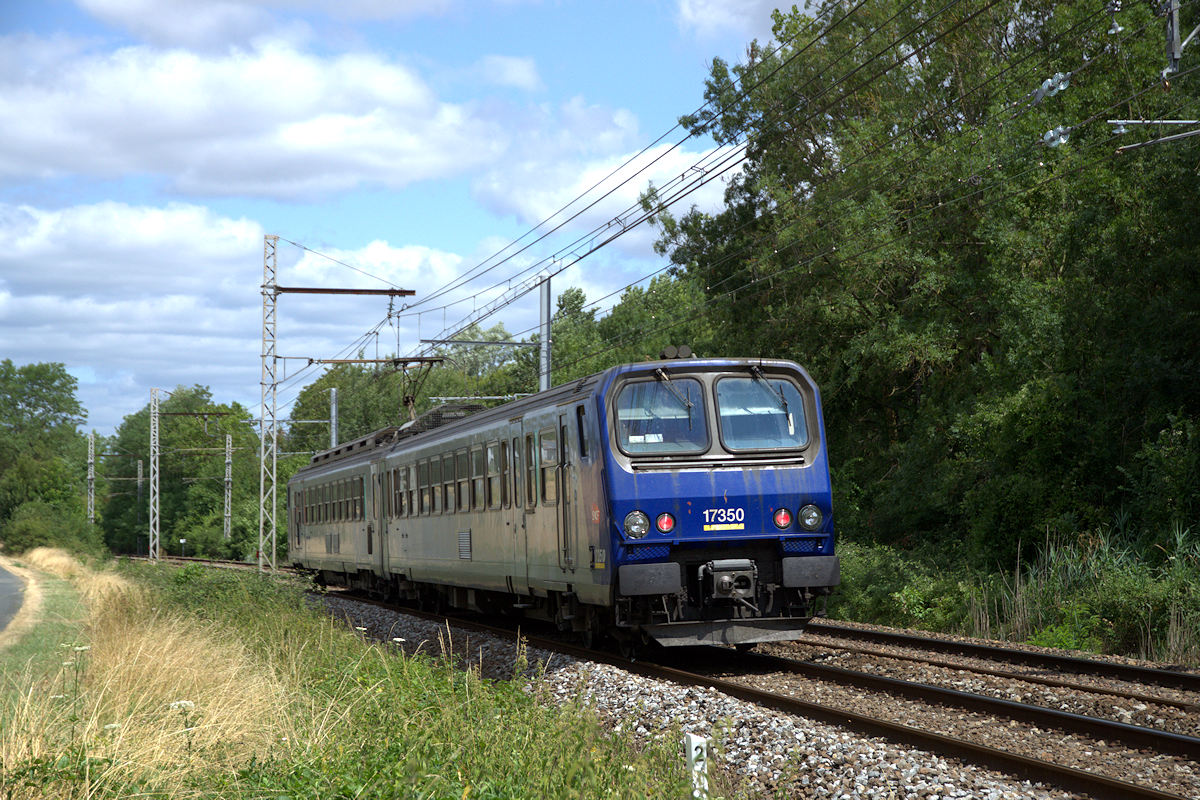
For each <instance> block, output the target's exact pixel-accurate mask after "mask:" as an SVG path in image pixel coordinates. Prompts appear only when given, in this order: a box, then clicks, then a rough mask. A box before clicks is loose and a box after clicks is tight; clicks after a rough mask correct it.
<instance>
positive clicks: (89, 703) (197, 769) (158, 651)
mask: <svg viewBox="0 0 1200 800" xmlns="http://www.w3.org/2000/svg"><path fill="white" fill-rule="evenodd" d="M25 560H26V561H27V563H29V564H31V565H34V566H36V567H37V568H38V569H44V570H46V571H48V572H51V573H52V574H55V575H59V576H62V577H65V578H67V579H68V580H70V581H71V582H72V583H73V584H74V585H75V586H76V588H77V590H78V591H79V593H80V595H81V596H82V597H83V598H84V599H85V600H86V602H87V605H88V607H89V622H88V626H87V631H86V637H87V640H88V641H89V644H87V645H79V646H78V647H76V648H74V649H71V650H67V651H66V654H67V655H66V656H65V657H64V664H63V667H62V669H61V672H59V674H57V675H52V676H41V677H40V678H39V677H37V676H34V675H31V674H25V675H23V676H19V677H17V678H16V680H15V681H10V682H9V685H8V686H6V687H4V689H5V694H6V695H7V699H6V701H5V703H4V706H3V707H0V721H2V722H3V723H4V724H2V725H0V764H3V765H13V764H19V763H28V762H29V761H30V760H32V759H38V758H45V757H49V756H57V755H61V754H62V753H64V752H65V751H67V750H69V749H73V748H78V747H82V748H84V749H85V750H86V752H87V754H88V755H89V756H92V757H95V758H99V759H107V761H101V762H93V763H94V766H89V767H88V768H89V770H91V773H90V774H89V779H88V780H87V781H85V782H84V785H83V786H79V787H75V788H78V789H80V790H81V791H84V792H88V793H92V794H99V795H103V794H104V793H105V791H104V790H105V787H106V786H120V785H126V786H127V785H130V782H131V781H145V782H146V785H148V786H152V787H154V788H155V789H157V790H158V791H163V792H167V793H168V794H170V795H171V796H179V797H184V796H187V795H188V794H189V792H188V791H187V790H186V789H185V787H186V786H187V785H188V784H189V777H192V778H195V777H197V776H199V775H201V774H203V775H212V774H213V771H214V769H215V770H218V771H219V770H220V769H221V767H222V765H225V764H228V765H229V766H230V768H231V769H232V768H233V766H234V764H235V761H236V762H238V763H244V761H245V759H246V758H248V757H249V756H250V755H252V754H253V755H257V756H260V757H261V756H264V755H266V754H267V752H268V751H270V750H272V749H278V748H287V747H288V743H290V742H295V741H296V733H295V730H294V728H293V724H292V717H291V715H290V714H289V710H290V709H289V707H288V697H289V692H288V690H287V688H286V684H285V682H284V681H283V680H281V679H280V677H279V676H278V675H277V674H276V673H275V671H274V670H272V669H271V668H270V667H269V666H267V665H264V664H262V663H258V662H256V660H255V659H254V658H253V657H252V656H251V654H250V653H249V652H248V651H247V650H246V648H245V647H243V646H242V645H241V644H240V643H239V642H238V641H237V640H236V639H232V638H230V637H228V636H223V635H222V632H221V631H220V630H217V629H215V628H214V627H213V626H211V625H205V624H204V623H199V622H196V621H195V620H187V621H185V620H182V619H175V618H170V617H164V616H161V615H159V614H157V613H156V612H154V611H153V610H152V609H150V608H149V607H148V604H147V603H146V601H145V599H144V597H143V595H142V593H141V592H140V591H139V590H138V589H137V587H136V586H134V585H133V584H131V583H130V582H129V581H126V580H125V579H123V578H121V577H120V576H118V575H115V574H112V573H105V572H95V571H93V570H91V569H88V568H87V567H85V566H84V565H82V564H80V563H79V562H77V561H75V560H74V559H72V558H71V557H70V556H68V555H66V554H65V553H61V552H54V551H43V552H38V551H34V552H31V553H30V554H28V555H27V556H26V557H25ZM72 717H74V719H72ZM192 785H195V784H194V782H192ZM64 791H69V794H63V792H64ZM70 794H80V793H79V792H75V791H74V790H73V789H72V790H67V788H66V787H64V786H57V787H56V786H53V785H50V786H45V787H38V788H36V789H35V788H29V789H26V790H23V793H21V794H17V795H14V796H13V797H14V800H15V799H16V798H20V800H25V798H29V799H30V800H33V799H34V798H49V797H61V796H70ZM80 796H82V794H80Z"/></svg>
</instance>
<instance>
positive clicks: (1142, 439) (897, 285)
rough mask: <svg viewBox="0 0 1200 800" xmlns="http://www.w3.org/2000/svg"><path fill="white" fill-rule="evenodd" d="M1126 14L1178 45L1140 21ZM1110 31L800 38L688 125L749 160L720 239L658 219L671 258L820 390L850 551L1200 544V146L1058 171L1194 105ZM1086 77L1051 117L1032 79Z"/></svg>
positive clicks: (1024, 8)
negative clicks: (1185, 534) (1117, 127)
mask: <svg viewBox="0 0 1200 800" xmlns="http://www.w3.org/2000/svg"><path fill="white" fill-rule="evenodd" d="M1123 14H1124V16H1123V17H1122V21H1123V24H1124V25H1125V26H1126V27H1127V28H1129V29H1131V30H1146V29H1156V28H1157V27H1158V26H1157V24H1154V21H1153V19H1152V10H1151V9H1149V8H1147V7H1145V6H1142V5H1139V6H1137V7H1133V8H1127V9H1126V11H1125V12H1123ZM1093 15H1094V9H1092V8H1090V7H1088V8H1083V7H1080V4H1061V3H1051V2H1034V3H1028V2H1021V3H1016V2H1008V3H983V2H968V3H961V4H958V5H956V6H952V7H949V8H947V7H946V6H945V4H944V3H932V2H916V3H910V2H899V1H898V0H873V1H872V2H867V3H865V4H862V5H861V6H855V7H854V10H853V12H852V13H848V12H847V8H846V6H845V4H843V3H836V2H828V3H824V4H822V5H821V6H820V7H819V8H818V9H817V10H816V12H815V15H814V16H813V17H811V18H810V17H808V16H805V15H804V14H801V13H799V12H797V11H795V10H794V9H793V11H792V12H791V13H787V14H784V13H779V12H777V13H776V15H775V27H774V36H775V39H776V40H777V41H780V42H785V43H786V44H785V46H784V47H782V48H781V49H779V50H778V51H768V50H766V49H765V48H763V47H761V46H759V45H757V44H752V45H751V47H750V49H749V53H748V59H747V62H746V64H744V65H741V66H736V67H732V68H731V67H729V66H728V65H726V64H725V63H724V62H721V61H720V60H717V61H715V62H714V64H713V68H712V71H711V75H710V77H709V80H708V82H707V90H706V97H707V99H709V100H710V104H709V105H708V106H707V107H706V109H705V110H704V111H702V112H701V113H699V114H697V115H695V116H691V117H686V118H684V119H683V120H681V122H682V123H683V124H684V125H686V126H687V127H689V128H690V129H691V130H692V131H693V132H694V133H697V134H708V135H710V136H712V138H713V139H715V140H716V141H717V142H720V143H732V142H739V141H744V142H745V147H746V150H745V152H746V161H745V163H744V165H743V167H742V170H741V172H740V173H739V174H738V175H737V176H736V177H735V178H734V179H732V180H730V181H729V183H728V187H727V191H726V198H725V200H726V206H725V208H724V210H722V211H721V212H719V213H716V214H713V215H707V214H703V213H700V212H698V211H696V210H694V209H693V210H692V211H691V212H688V213H686V214H684V215H682V216H680V217H678V218H676V217H674V216H672V215H671V214H669V213H665V212H662V211H661V210H659V213H658V214H657V221H658V225H659V227H660V231H661V238H660V241H659V248H660V251H661V252H663V253H664V254H666V255H668V256H669V257H670V259H671V261H672V263H673V264H674V265H675V266H676V270H677V273H676V274H677V275H684V276H687V277H689V278H690V279H691V280H692V281H693V282H694V285H695V286H697V287H703V290H702V291H703V293H704V302H703V304H702V306H701V305H699V304H697V306H698V307H702V308H703V310H704V313H705V314H707V316H708V318H709V320H710V321H711V323H712V330H713V331H715V332H719V333H717V334H715V335H714V337H713V339H712V340H711V341H712V343H713V344H716V343H717V342H720V343H722V344H723V345H724V347H722V348H721V349H722V350H724V351H730V350H732V351H735V352H741V353H744V354H762V355H776V356H784V357H790V358H794V359H796V360H797V361H800V362H801V363H804V364H806V365H807V366H809V368H810V370H811V371H812V372H813V373H814V376H815V377H816V378H817V379H818V381H819V382H820V383H821V384H822V385H823V387H824V400H825V409H826V420H827V425H828V436H829V442H830V452H831V454H832V458H833V469H834V476H835V486H836V487H837V489H838V498H839V503H838V514H839V526H840V529H841V530H842V531H843V533H848V534H849V535H851V536H854V537H861V538H874V539H879V540H882V541H888V542H897V543H902V544H904V543H909V544H916V543H921V542H924V543H934V544H936V545H937V546H940V547H945V546H950V547H953V546H955V545H963V549H962V551H963V552H966V553H968V554H970V555H971V556H972V557H974V558H975V559H976V560H977V561H978V562H979V563H986V564H992V563H995V562H997V561H999V562H1003V563H1010V560H1011V558H1012V557H1013V556H1014V555H1015V554H1016V552H1017V548H1018V546H1019V544H1021V543H1024V544H1025V545H1026V546H1029V544H1030V543H1031V542H1036V541H1040V540H1041V539H1043V538H1044V536H1045V532H1046V531H1047V530H1050V531H1052V532H1059V533H1062V534H1068V533H1072V532H1074V531H1075V530H1076V529H1077V528H1078V527H1079V526H1089V525H1092V526H1094V525H1098V524H1102V523H1104V522H1106V521H1108V520H1112V519H1114V518H1119V517H1121V516H1122V513H1121V511H1122V508H1123V507H1133V508H1137V509H1138V510H1139V519H1138V523H1137V524H1138V527H1139V529H1140V531H1141V533H1142V535H1143V536H1144V537H1146V536H1148V537H1151V538H1152V537H1154V536H1156V535H1158V533H1157V532H1156V531H1158V532H1161V526H1162V525H1164V524H1165V523H1166V522H1168V521H1170V520H1173V521H1175V522H1176V523H1178V524H1182V525H1184V526H1186V525H1195V524H1197V522H1198V521H1200V520H1198V519H1197V513H1198V512H1200V502H1198V501H1197V500H1196V499H1195V493H1194V492H1192V493H1191V497H1190V498H1188V497H1183V496H1180V494H1181V492H1180V489H1179V487H1180V486H1181V485H1182V481H1186V480H1188V479H1189V477H1190V476H1193V475H1195V472H1196V467H1195V465H1196V464H1197V462H1198V461H1200V458H1198V457H1197V453H1198V452H1200V442H1197V437H1196V436H1195V435H1194V430H1195V424H1194V423H1195V421H1196V419H1197V414H1198V413H1200V400H1198V399H1197V396H1196V395H1195V393H1194V392H1192V391H1190V390H1188V389H1187V388H1185V387H1187V386H1189V385H1196V384H1197V383H1200V374H1198V372H1200V369H1198V362H1197V359H1196V357H1195V353H1196V352H1200V341H1198V338H1200V333H1198V331H1200V326H1197V325H1195V324H1194V320H1195V319H1196V317H1197V314H1198V312H1200V291H1198V287H1197V271H1196V269H1195V266H1194V265H1195V264H1196V263H1197V261H1196V256H1197V255H1198V253H1197V246H1198V244H1200V241H1198V240H1200V231H1198V230H1197V228H1196V226H1195V225H1194V219H1195V214H1196V210H1197V209H1196V206H1197V197H1196V193H1195V192H1194V191H1193V190H1192V189H1191V187H1190V183H1191V181H1192V180H1193V177H1192V175H1193V173H1194V160H1195V156H1194V153H1195V149H1194V146H1184V147H1175V148H1170V147H1159V148H1147V149H1144V150H1139V151H1136V154H1134V155H1131V156H1127V157H1125V158H1123V159H1112V158H1111V155H1110V154H1111V146H1109V145H1108V144H1107V138H1108V136H1109V133H1108V130H1107V129H1106V128H1103V127H1101V126H1098V125H1096V124H1094V123H1093V124H1091V125H1081V126H1079V128H1078V129H1077V130H1074V131H1073V132H1072V133H1071V135H1070V140H1069V142H1068V144H1066V145H1065V146H1063V147H1060V148H1057V149H1051V148H1048V147H1045V146H1044V145H1043V144H1042V134H1043V133H1044V132H1045V131H1046V130H1048V129H1050V128H1053V127H1055V126H1056V125H1058V124H1061V121H1063V120H1089V119H1096V117H1097V114H1098V113H1099V111H1098V110H1099V109H1104V110H1105V111H1104V115H1106V116H1129V117H1153V116H1156V115H1158V116H1170V113H1169V109H1170V108H1171V107H1172V106H1174V105H1175V104H1178V103H1183V104H1184V105H1185V106H1187V105H1188V104H1189V103H1191V104H1192V105H1194V104H1195V93H1196V88H1195V86H1194V84H1185V82H1184V81H1177V82H1175V83H1176V84H1178V85H1176V86H1173V87H1172V91H1173V93H1174V96H1173V97H1172V98H1171V100H1170V104H1163V103H1158V102H1157V101H1156V100H1155V98H1156V97H1158V96H1159V95H1157V94H1151V95H1147V94H1146V92H1145V91H1144V90H1145V89H1146V88H1147V87H1151V88H1154V87H1156V86H1158V85H1159V84H1160V81H1159V79H1158V77H1157V71H1158V70H1159V69H1161V55H1160V46H1159V44H1158V42H1157V40H1156V37H1153V36H1148V35H1147V36H1142V37H1134V36H1130V37H1127V38H1125V39H1114V38H1113V37H1111V36H1109V35H1108V34H1107V33H1106V32H1105V28H1106V25H1103V24H1096V22H1095V20H1094V19H1093ZM1085 63H1086V64H1087V69H1086V71H1079V72H1078V73H1077V74H1076V75H1074V76H1073V77H1072V78H1071V83H1072V86H1071V90H1070V91H1067V92H1063V93H1061V94H1060V95H1058V96H1055V97H1054V98H1052V99H1051V98H1044V99H1042V100H1039V101H1038V102H1033V100H1034V98H1033V97H1032V96H1031V95H1030V88H1031V86H1033V85H1036V83H1038V82H1040V79H1041V78H1042V77H1043V76H1042V74H1041V72H1037V71H1036V70H1039V69H1040V70H1042V72H1046V73H1047V74H1049V73H1051V72H1053V71H1055V69H1054V68H1055V67H1056V68H1058V69H1070V68H1071V66H1072V65H1079V64H1085ZM1030 64H1032V65H1036V66H1034V67H1033V68H1032V69H1030V67H1029V66H1028V65H1030ZM1020 65H1025V66H1020ZM1034 75H1036V76H1037V78H1036V79H1035V78H1034V77H1033V76H1034ZM749 87H752V88H749ZM1189 148H1190V149H1189ZM657 200H658V198H657V196H656V195H655V194H654V193H653V192H651V193H649V194H648V196H647V198H646V203H647V205H648V207H649V208H650V209H655V210H657V207H656V205H655V204H656V202H657ZM1151 465H1155V466H1153V467H1152V466H1151ZM1155 470H1165V472H1166V474H1167V475H1170V476H1171V477H1170V478H1169V479H1164V480H1160V479H1158V476H1157V475H1156V473H1155ZM1159 474H1161V473H1159ZM1196 477H1198V478H1200V475H1197V476H1196ZM1163 495H1166V496H1167V497H1168V498H1169V500H1167V501H1165V502H1161V501H1160V502H1155V503H1154V505H1153V507H1151V501H1152V500H1153V499H1154V498H1155V497H1161V496H1163ZM1160 509H1169V512H1167V513H1161V512H1160ZM1142 526H1144V527H1142Z"/></svg>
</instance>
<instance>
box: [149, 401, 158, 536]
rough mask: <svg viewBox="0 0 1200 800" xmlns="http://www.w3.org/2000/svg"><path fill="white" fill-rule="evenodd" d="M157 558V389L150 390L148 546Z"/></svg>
mask: <svg viewBox="0 0 1200 800" xmlns="http://www.w3.org/2000/svg"><path fill="white" fill-rule="evenodd" d="M147 555H148V556H149V557H150V558H152V559H157V558H158V389H151V390H150V548H149V552H148V553H147Z"/></svg>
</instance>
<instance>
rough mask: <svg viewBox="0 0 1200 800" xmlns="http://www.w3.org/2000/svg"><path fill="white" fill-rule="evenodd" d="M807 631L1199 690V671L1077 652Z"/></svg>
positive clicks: (820, 626)
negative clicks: (1119, 661)
mask: <svg viewBox="0 0 1200 800" xmlns="http://www.w3.org/2000/svg"><path fill="white" fill-rule="evenodd" d="M807 631H808V632H809V633H811V634H813V635H814V636H833V637H841V638H844V639H858V640H860V641H869V642H875V643H886V644H895V645H901V646H905V647H917V648H922V649H925V650H934V651H937V652H941V653H952V654H957V655H963V656H973V657H977V658H986V659H988V660H990V661H1007V662H1009V663H1010V664H1024V665H1025V666H1029V667H1042V668H1045V669H1054V670H1060V671H1063V670H1065V671H1069V672H1076V673H1082V674H1090V675H1099V676H1102V677H1106V678H1116V679H1118V680H1124V681H1130V682H1132V683H1142V684H1146V683H1150V684H1154V685H1155V686H1163V687H1167V688H1172V689H1182V690H1185V691H1195V692H1200V674H1197V673H1193V672H1183V671H1178V672H1177V671H1175V670H1170V669H1159V668H1155V667H1139V666H1136V665H1133V664H1115V663H1112V662H1109V661H1098V660H1096V659H1092V658H1081V657H1079V656H1060V655H1054V654H1053V653H1035V652H1031V651H1028V650H1014V649H1012V648H1009V647H995V646H992V645H985V644H977V643H974V642H954V641H949V640H947V639H935V638H933V637H929V636H918V635H914V634H906V633H894V632H891V631H874V630H864V629H862V628H850V627H846V626H844V625H837V624H835V623H831V622H824V621H822V622H816V621H813V622H810V623H809V624H808V628H807Z"/></svg>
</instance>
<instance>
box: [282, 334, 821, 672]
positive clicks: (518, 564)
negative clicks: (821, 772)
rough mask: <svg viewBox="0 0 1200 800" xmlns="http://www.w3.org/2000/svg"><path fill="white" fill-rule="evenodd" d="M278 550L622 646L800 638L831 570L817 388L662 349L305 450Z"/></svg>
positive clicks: (336, 570) (434, 602)
mask: <svg viewBox="0 0 1200 800" xmlns="http://www.w3.org/2000/svg"><path fill="white" fill-rule="evenodd" d="M288 503H289V512H288V513H289V518H288V522H289V539H288V541H289V551H290V561H291V562H292V563H293V564H294V565H295V566H297V567H299V568H302V569H307V570H311V571H313V572H315V573H317V575H318V578H319V580H321V581H323V582H325V583H327V584H331V585H342V586H349V587H353V588H359V589H364V590H368V591H371V592H376V593H379V594H382V595H386V596H390V597H395V598H400V599H409V600H416V601H417V602H418V603H419V604H421V605H423V606H427V607H434V608H446V607H454V608H462V609H471V610H476V611H481V612H484V613H505V614H515V615H520V616H525V617H530V618H536V619H542V620H547V621H551V622H554V623H556V624H557V625H558V626H559V628H560V629H562V630H570V631H575V632H576V633H578V634H580V636H581V637H582V638H583V640H584V641H585V642H590V641H593V640H596V639H598V638H600V637H603V636H609V637H613V638H614V639H616V641H617V642H618V643H619V644H621V646H622V647H623V648H634V647H637V646H640V645H641V644H644V643H646V642H648V641H650V640H655V641H657V642H659V643H660V644H662V645H667V646H674V645H687V644H700V643H727V644H735V645H740V646H750V645H752V644H753V643H755V642H762V641H771V640H782V639H790V638H794V637H795V635H796V634H797V633H798V632H799V631H800V630H801V629H802V628H803V626H804V624H805V623H806V621H807V620H808V619H809V618H810V617H812V616H814V615H818V614H821V613H824V603H825V599H826V598H827V597H828V595H829V594H830V593H831V591H832V590H833V588H834V587H835V586H837V584H838V582H839V580H840V565H839V562H838V557H837V555H836V554H835V552H834V531H833V511H832V504H831V503H832V501H831V493H830V481H829V463H828V458H827V455H826V449H825V428H824V422H823V420H822V416H821V399H820V393H819V391H818V389H817V386H816V384H815V383H814V382H813V380H812V378H810V377H809V375H808V373H807V372H806V371H805V370H804V369H803V368H801V367H800V366H798V365H797V364H794V363H792V362H789V361H782V360H767V359H701V358H687V359H664V360H659V361H650V362H645V363H640V364H626V365H623V366H617V367H612V368H610V369H607V370H605V371H603V372H600V373H597V374H595V375H591V376H589V377H586V378H583V379H580V380H577V381H573V382H571V383H568V384H563V385H561V386H558V387H555V388H553V389H550V390H548V391H545V392H540V393H538V394H536V395H532V396H529V397H526V398H522V399H520V400H516V401H514V402H511V403H508V404H505V405H502V406H499V407H496V408H491V409H485V410H478V411H476V412H475V413H470V414H467V413H466V412H465V411H464V409H462V408H456V407H442V408H441V409H435V410H434V411H433V412H430V413H429V414H426V415H425V416H423V417H421V418H419V419H418V420H416V421H415V422H413V423H409V424H408V425H406V426H403V427H397V428H388V429H385V430H382V431H377V432H376V433H374V434H371V435H370V436H366V437H363V438H362V439H358V440H356V441H354V442H349V443H347V444H344V445H341V446H339V447H337V448H334V449H331V450H328V451H325V452H323V453H319V454H317V455H315V456H314V457H313V459H312V462H311V463H310V464H309V465H307V466H306V467H304V468H303V469H301V470H300V471H298V472H297V473H296V475H295V476H294V477H293V478H292V480H291V481H290V482H289V484H288Z"/></svg>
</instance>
